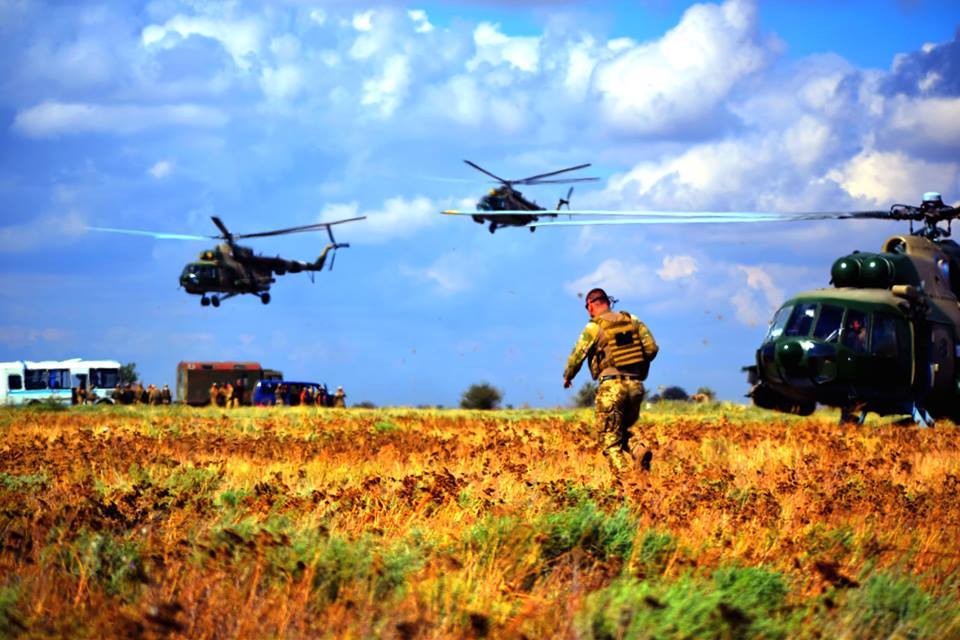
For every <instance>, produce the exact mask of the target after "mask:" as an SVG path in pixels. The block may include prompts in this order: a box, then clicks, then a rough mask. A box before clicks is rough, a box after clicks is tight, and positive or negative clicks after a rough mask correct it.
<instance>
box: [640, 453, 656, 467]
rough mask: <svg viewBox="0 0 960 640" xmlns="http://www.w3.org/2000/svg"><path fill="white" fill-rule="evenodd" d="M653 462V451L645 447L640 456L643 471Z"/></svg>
mask: <svg viewBox="0 0 960 640" xmlns="http://www.w3.org/2000/svg"><path fill="white" fill-rule="evenodd" d="M651 462H653V451H651V450H650V449H647V450H646V451H644V452H643V455H642V456H641V457H640V468H641V469H643V470H644V471H650V463H651Z"/></svg>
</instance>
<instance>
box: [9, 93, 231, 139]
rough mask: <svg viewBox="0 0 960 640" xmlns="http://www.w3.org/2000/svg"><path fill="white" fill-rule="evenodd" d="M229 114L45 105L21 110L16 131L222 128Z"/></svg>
mask: <svg viewBox="0 0 960 640" xmlns="http://www.w3.org/2000/svg"><path fill="white" fill-rule="evenodd" d="M227 120H228V117H227V115H226V114H225V113H224V112H223V111H221V110H219V109H217V108H213V107H206V106H201V105H194V104H176V105H166V106H143V105H105V104H88V103H63V102H44V103H42V104H39V105H37V106H35V107H30V108H28V109H24V110H22V111H19V112H18V113H17V115H16V117H15V118H14V120H13V129H14V131H17V132H18V133H21V134H23V135H26V136H30V137H43V136H55V135H62V134H76V133H112V134H130V133H136V132H139V131H144V130H147V129H154V128H158V127H167V126H187V127H204V128H211V127H222V126H224V125H225V124H226V123H227Z"/></svg>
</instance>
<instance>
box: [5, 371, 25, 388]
mask: <svg viewBox="0 0 960 640" xmlns="http://www.w3.org/2000/svg"><path fill="white" fill-rule="evenodd" d="M7 389H10V391H19V390H20V389H23V378H21V377H20V376H18V375H12V376H7Z"/></svg>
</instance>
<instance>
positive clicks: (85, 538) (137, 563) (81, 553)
mask: <svg viewBox="0 0 960 640" xmlns="http://www.w3.org/2000/svg"><path fill="white" fill-rule="evenodd" d="M59 558H60V564H61V566H63V567H64V568H65V569H66V570H67V571H68V572H69V573H72V574H73V575H76V576H78V577H79V576H86V578H87V580H88V581H89V582H90V583H91V584H96V585H98V586H100V588H102V589H103V591H104V592H105V593H106V594H107V595H109V596H116V597H119V598H121V599H123V600H125V601H127V602H131V601H133V600H135V599H136V597H137V595H138V594H139V590H140V586H141V585H143V584H145V583H146V582H147V575H146V572H145V570H144V565H143V559H142V556H141V548H140V545H139V544H138V543H137V542H134V541H132V540H124V539H122V538H115V537H113V536H111V535H109V534H106V533H98V532H93V531H90V530H88V529H86V528H83V529H81V530H80V532H79V533H78V535H77V537H76V538H74V540H73V542H72V543H70V544H68V545H65V546H64V547H63V548H62V549H61V550H60V553H59Z"/></svg>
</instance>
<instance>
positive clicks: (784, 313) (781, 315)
mask: <svg viewBox="0 0 960 640" xmlns="http://www.w3.org/2000/svg"><path fill="white" fill-rule="evenodd" d="M791 311H793V306H792V305H787V306H785V307H780V310H779V311H777V313H776V315H775V316H773V322H771V323H770V329H768V330H767V337H766V338H764V339H763V342H764V344H766V343H767V342H770V341H771V340H776V339H777V338H779V337H780V335H781V334H782V333H783V328H784V326H786V324H787V320H788V319H789V318H790V312H791Z"/></svg>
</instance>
